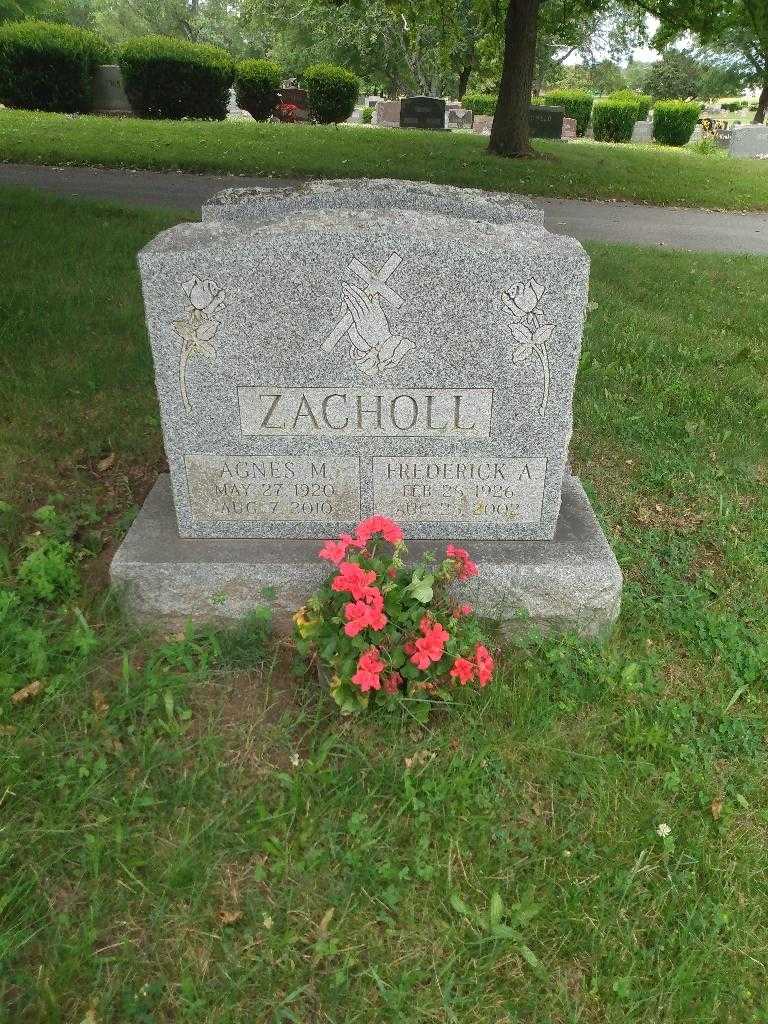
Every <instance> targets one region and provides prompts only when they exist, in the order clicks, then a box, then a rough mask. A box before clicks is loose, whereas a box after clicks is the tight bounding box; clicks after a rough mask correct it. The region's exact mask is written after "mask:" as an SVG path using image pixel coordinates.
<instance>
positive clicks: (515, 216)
mask: <svg viewBox="0 0 768 1024" xmlns="http://www.w3.org/2000/svg"><path fill="white" fill-rule="evenodd" d="M312 209H314V210H320V209H322V210H370V209H372V210H386V209H392V210H414V211H418V212H422V213H442V214H444V215H446V216H457V217H468V218H469V219H470V220H483V221H492V222H494V223H497V224H508V223H510V222H511V221H517V220H525V221H531V222H532V223H535V224H542V223H543V219H544V214H543V213H542V211H541V210H539V209H538V208H537V207H536V206H534V205H533V203H532V202H531V200H530V199H529V198H528V197H527V196H521V195H515V194H514V193H510V192H485V191H483V190H482V189H475V188H458V187H456V186H455V185H434V184H432V183H431V182H429V181H400V180H397V179H393V178H335V179H332V180H325V181H306V182H303V183H302V184H300V185H289V186H288V187H286V188H258V187H254V188H228V189H224V190H223V191H221V192H217V193H216V195H215V196H212V197H211V198H210V199H209V200H208V202H207V203H205V205H204V206H203V210H202V217H203V220H204V221H211V220H238V221H247V220H253V219H254V218H264V217H284V216H285V215H286V214H288V213H291V212H295V211H299V210H312Z"/></svg>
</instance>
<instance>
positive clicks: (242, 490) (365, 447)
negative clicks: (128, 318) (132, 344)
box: [139, 210, 589, 539]
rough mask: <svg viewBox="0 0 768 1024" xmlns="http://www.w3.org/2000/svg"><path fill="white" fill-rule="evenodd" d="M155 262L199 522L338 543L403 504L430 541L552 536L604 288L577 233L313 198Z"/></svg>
mask: <svg viewBox="0 0 768 1024" xmlns="http://www.w3.org/2000/svg"><path fill="white" fill-rule="evenodd" d="M139 266H140V269H141V276H142V286H143V292H144V301H145V309H146V316H147V323H148V327H149V334H150V340H151V344H152V352H153V357H154V364H155V378H156V384H157V391H158V395H159V399H160V409H161V416H162V423H163V432H164V437H165V446H166V453H167V456H168V461H169V466H170V470H171V477H172V481H173V490H174V500H175V504H176V510H177V515H178V523H179V531H180V533H181V535H182V536H185V537H263V538H267V537H296V538H299V537H323V536H330V535H334V534H337V533H339V532H340V531H349V530H351V529H352V528H353V527H354V526H355V524H356V522H357V520H358V519H359V518H362V517H365V516H368V515H371V514H372V513H373V512H374V511H376V503H377V502H378V503H382V502H383V501H384V499H386V502H387V508H389V509H391V514H392V515H393V516H394V517H395V518H398V519H399V520H400V521H401V522H402V523H403V525H404V526H405V528H406V532H407V533H409V534H410V535H411V536H414V537H444V536H450V537H452V538H454V539H513V538H521V539H546V538H549V537H552V535H553V533H554V529H555V524H556V522H557V517H558V512H559V508H560V494H561V488H562V480H563V473H564V469H565V465H566V458H567V450H568V442H569V439H570V435H571V428H572V407H571V403H572V395H573V387H574V381H575V376H576V368H577V365H578V360H579V351H580V345H581V334H582V326H583V319H584V313H585V307H586V299H587V282H588V269H589V261H588V258H587V256H586V254H585V252H584V250H583V249H582V247H581V245H580V244H579V243H578V242H576V241H575V240H574V239H571V238H565V237H562V236H555V235H551V234H549V232H547V231H545V230H544V229H543V228H541V227H539V226H537V225H536V224H533V223H529V222H523V221H514V222H513V223H509V224H498V223H490V222H486V221H479V220H472V219H467V218H458V217H446V216H438V215H434V214H427V213H413V212H408V211H399V210H385V211H380V212H373V211H370V210H364V211H352V210H331V211H304V212H303V213H295V214H291V215H289V216H287V217H285V218H283V219H279V220H266V221H253V220H252V221H244V222H232V221H210V222H207V223H205V224H200V223H195V224H181V225H178V226H177V227H174V228H172V229H170V230H169V231H165V232H163V233H162V234H160V235H158V236H157V238H155V239H154V240H153V241H152V242H150V243H149V244H148V245H147V246H146V247H145V248H144V249H143V250H142V251H141V253H140V255H139ZM393 396H394V397H393ZM355 460H356V461H355ZM376 460H379V466H380V469H379V471H377V473H375V472H374V469H375V466H374V464H375V462H376ZM381 460H389V463H388V464H387V466H383V465H382V463H381ZM397 460H401V463H399V464H398V463H397ZM520 460H522V464H521V462H520ZM526 460H530V465H527V464H526ZM188 472H189V473H190V474H192V476H190V478H188ZM355 481H357V488H358V490H357V493H358V502H357V503H355V500H354V491H355V486H356V483H355ZM374 485H375V486H376V488H378V490H377V491H376V494H374ZM206 488H208V492H206ZM206 493H207V497H206ZM374 498H375V500H374ZM216 502H218V505H216V504H215V503H216ZM398 503H399V504H398ZM352 510H354V513H355V514H354V515H350V512H351V511H352ZM430 510H431V511H430Z"/></svg>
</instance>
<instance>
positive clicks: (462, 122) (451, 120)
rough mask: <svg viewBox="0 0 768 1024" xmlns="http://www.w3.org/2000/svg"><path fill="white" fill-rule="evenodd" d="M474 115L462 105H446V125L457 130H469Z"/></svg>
mask: <svg viewBox="0 0 768 1024" xmlns="http://www.w3.org/2000/svg"><path fill="white" fill-rule="evenodd" d="M473 118H474V115H473V114H472V111H471V110H465V109H464V108H463V107H448V111H447V114H446V119H447V123H448V127H449V128H452V129H454V130H457V131H471V129H472V121H473Z"/></svg>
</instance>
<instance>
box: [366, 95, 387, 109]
mask: <svg viewBox="0 0 768 1024" xmlns="http://www.w3.org/2000/svg"><path fill="white" fill-rule="evenodd" d="M383 99H384V97H383V96H366V97H365V106H366V107H374V108H375V106H376V104H377V103H381V101H382V100H383Z"/></svg>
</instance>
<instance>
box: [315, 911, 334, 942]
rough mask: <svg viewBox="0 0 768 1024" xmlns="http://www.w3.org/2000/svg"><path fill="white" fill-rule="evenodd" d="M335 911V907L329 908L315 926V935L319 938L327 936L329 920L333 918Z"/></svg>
mask: <svg viewBox="0 0 768 1024" xmlns="http://www.w3.org/2000/svg"><path fill="white" fill-rule="evenodd" d="M335 909H336V908H335V907H330V908H329V909H328V910H326V912H325V913H324V914H323V918H322V920H321V921H320V924H319V925H318V926H317V934H318V935H319V936H320V937H321V938H324V937H325V936H326V935H327V934H328V925H329V924H330V923H331V918H332V917H333V914H334V911H335Z"/></svg>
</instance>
